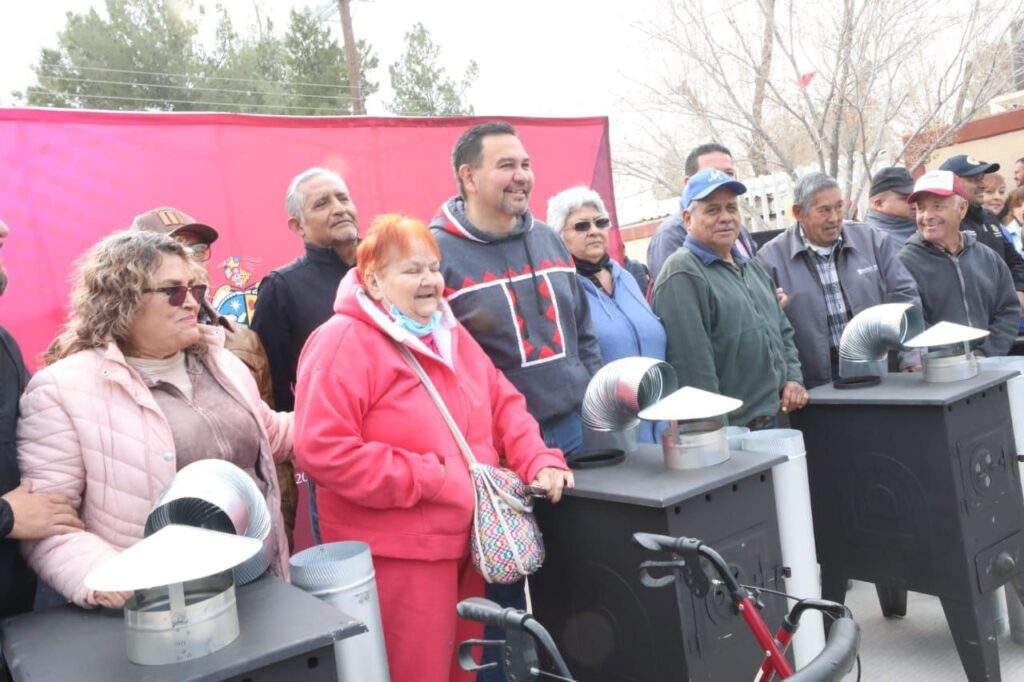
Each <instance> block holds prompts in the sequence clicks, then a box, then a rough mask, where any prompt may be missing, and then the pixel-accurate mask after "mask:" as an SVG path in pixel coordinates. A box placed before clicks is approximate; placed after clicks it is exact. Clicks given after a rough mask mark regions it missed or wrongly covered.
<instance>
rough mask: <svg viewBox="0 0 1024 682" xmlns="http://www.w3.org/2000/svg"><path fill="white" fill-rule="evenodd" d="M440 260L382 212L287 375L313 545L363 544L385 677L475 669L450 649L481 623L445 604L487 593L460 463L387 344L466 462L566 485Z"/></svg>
mask: <svg viewBox="0 0 1024 682" xmlns="http://www.w3.org/2000/svg"><path fill="white" fill-rule="evenodd" d="M440 255H441V254H440V251H439V249H438V247H437V244H436V243H435V242H434V238H433V237H432V236H431V235H430V232H429V231H428V230H427V228H426V226H425V225H424V224H423V223H421V222H419V221H416V220H412V219H409V218H403V217H400V216H380V217H378V218H377V220H375V221H374V223H373V225H372V226H371V228H370V231H369V233H368V235H367V236H366V239H364V240H363V242H362V243H361V244H360V245H359V250H358V252H357V262H358V267H357V269H354V270H352V271H350V272H349V273H348V275H347V276H346V277H345V279H344V280H342V283H341V286H340V287H339V289H338V296H337V299H336V300H335V303H334V311H335V315H334V316H333V317H332V318H331V319H330V320H328V321H327V322H326V323H325V324H324V325H323V326H321V327H320V328H319V329H317V330H316V331H315V332H313V334H312V336H310V338H309V341H308V342H307V343H306V347H305V349H304V350H303V352H302V357H301V358H300V360H299V372H298V380H297V382H296V392H295V451H296V459H297V461H298V463H299V465H300V466H301V467H302V468H303V469H304V470H305V471H306V473H307V474H308V475H309V476H311V477H312V478H313V480H314V481H315V482H316V484H317V503H318V507H319V512H320V530H321V534H322V536H323V539H324V541H325V542H332V541H337V540H362V541H364V542H367V543H369V544H370V548H371V551H372V553H373V560H374V566H375V569H376V572H377V589H378V593H379V596H380V606H381V618H382V620H383V625H384V639H385V644H386V647H387V652H388V665H389V667H390V670H391V679H392V680H393V682H414V681H415V682H447V681H449V680H470V679H472V677H471V676H470V675H468V674H467V673H463V672H461V670H459V667H458V664H457V662H456V660H455V647H456V644H457V642H459V641H462V640H464V639H468V638H470V637H479V636H480V634H481V633H480V632H479V626H474V624H471V623H467V622H461V621H459V620H458V618H457V616H456V613H455V604H456V603H457V602H458V601H460V600H462V599H465V598H467V597H472V596H482V595H483V593H484V590H483V580H482V578H481V577H480V575H479V574H478V573H477V572H476V570H475V569H474V568H473V566H472V563H471V561H470V559H469V533H470V525H471V523H472V519H473V499H474V492H473V486H472V483H471V481H470V477H469V469H468V467H467V465H466V463H465V461H464V459H463V456H462V454H461V453H460V451H459V448H458V446H457V445H456V443H455V440H454V438H453V437H452V434H451V432H450V431H449V430H448V427H447V425H446V424H445V421H444V419H443V417H442V416H441V414H440V412H439V411H438V409H437V407H436V405H435V404H434V402H433V401H432V400H431V398H430V396H429V395H428V393H427V391H426V389H425V388H424V387H423V384H422V382H421V381H420V379H419V378H418V377H417V375H416V374H415V372H414V371H413V369H412V368H411V367H409V366H408V365H407V364H406V362H405V360H404V359H403V357H402V355H401V353H400V351H399V350H398V348H397V347H396V346H395V343H396V342H398V343H402V344H405V345H406V346H407V347H408V348H410V349H411V350H412V351H413V352H414V353H415V354H416V356H417V358H418V359H419V361H420V363H421V364H422V365H423V367H424V369H425V370H426V373H427V375H428V376H429V377H430V378H431V380H432V381H433V382H434V385H435V386H436V387H437V390H438V392H439V393H440V394H441V396H442V397H443V398H444V401H445V403H446V404H447V406H448V410H449V411H450V412H451V414H452V417H453V418H454V419H455V422H456V423H457V424H458V426H459V428H460V429H461V430H462V433H463V435H464V436H465V437H466V440H467V441H468V442H469V445H470V447H471V449H472V451H473V454H474V455H475V456H476V458H477V460H479V461H480V462H483V463H486V464H492V465H497V464H498V462H499V459H502V460H503V461H504V462H505V463H506V464H507V466H508V467H509V468H511V469H512V470H514V471H515V472H516V473H517V474H518V475H519V477H520V478H522V480H523V481H524V482H527V483H533V484H534V485H538V486H540V487H543V488H544V489H546V490H547V492H548V496H549V497H550V498H551V500H552V501H557V500H558V499H559V497H560V496H561V492H562V489H563V487H564V486H566V485H568V486H569V487H571V486H572V474H571V473H570V472H569V471H568V469H567V468H566V464H565V459H564V458H563V456H562V453H561V452H560V451H558V450H553V449H550V448H548V447H546V446H545V445H544V442H543V441H542V440H541V437H540V430H539V428H538V426H537V423H536V421H534V419H533V418H532V417H531V416H530V415H529V414H528V413H527V412H526V403H525V401H524V399H523V397H522V395H521V394H520V393H519V392H518V391H516V389H515V388H513V387H512V385H511V384H510V383H509V382H508V381H507V380H506V379H505V377H504V376H503V375H502V374H501V372H500V371H498V370H497V369H495V367H494V365H493V364H492V363H491V361H490V359H488V357H487V356H486V355H485V354H484V352H483V350H481V348H480V347H479V346H478V345H477V343H476V342H475V341H474V340H473V338H472V337H471V336H470V335H469V333H468V332H467V331H466V330H465V329H463V327H462V325H460V324H459V323H458V321H457V320H456V319H455V317H454V316H453V315H452V313H451V311H450V310H449V308H448V305H447V303H445V301H444V299H443V298H442V294H443V291H444V280H443V278H442V276H441V274H440V269H439V266H440Z"/></svg>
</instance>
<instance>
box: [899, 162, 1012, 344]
mask: <svg viewBox="0 0 1024 682" xmlns="http://www.w3.org/2000/svg"><path fill="white" fill-rule="evenodd" d="M967 194H968V190H967V189H966V188H965V187H964V183H963V181H962V180H961V179H960V178H959V177H957V176H956V175H954V174H953V173H952V172H951V171H947V170H938V171H931V172H929V173H925V174H924V175H922V176H921V177H920V178H918V180H917V183H915V185H914V191H913V193H911V194H910V196H908V197H907V201H909V202H910V203H911V204H914V206H915V207H916V209H917V234H914V235H911V236H910V237H909V238H908V239H907V243H906V245H904V247H903V249H902V250H901V251H900V254H899V256H900V260H901V261H903V265H904V266H906V268H907V270H909V271H910V274H911V275H912V276H913V277H914V279H915V280H916V281H917V288H918V291H919V293H920V294H921V305H922V307H923V308H924V317H925V321H926V322H927V323H928V324H935V323H936V322H956V323H958V324H965V325H967V326H969V327H975V328H977V329H987V330H988V331H989V332H990V333H989V335H988V336H987V337H985V338H983V339H979V340H978V341H976V342H974V343H973V344H972V345H973V346H974V349H975V351H976V352H978V353H980V354H982V355H985V356H994V355H1006V354H1007V353H1008V352H1009V350H1010V347H1011V346H1012V345H1013V341H1014V339H1016V338H1017V324H1018V320H1019V319H1020V303H1019V302H1018V301H1017V296H1016V293H1015V291H1014V285H1013V279H1012V278H1011V277H1010V269H1009V268H1008V267H1007V266H1006V263H1004V262H1003V259H1002V258H1001V257H1000V256H999V254H997V253H996V252H995V251H993V250H992V249H990V248H988V247H987V246H985V245H984V244H981V243H980V242H979V241H978V237H977V235H976V234H975V232H974V231H973V230H961V229H960V224H961V222H963V220H964V216H965V215H966V214H967V207H968V205H969V203H968V196H967Z"/></svg>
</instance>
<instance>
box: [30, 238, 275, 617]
mask: <svg viewBox="0 0 1024 682" xmlns="http://www.w3.org/2000/svg"><path fill="white" fill-rule="evenodd" d="M203 277H204V275H203V271H202V269H201V268H199V267H198V265H197V264H196V262H195V261H194V259H193V257H192V255H191V253H190V252H189V251H188V250H187V249H186V248H185V247H184V246H182V245H181V244H180V243H178V242H176V241H175V240H173V239H171V238H170V237H167V236H164V235H161V234H156V233H153V232H142V231H130V232H119V233H115V234H113V235H111V236H109V237H107V238H105V239H103V240H102V241H101V242H99V243H98V244H97V245H96V246H94V247H93V248H92V249H91V250H90V251H89V252H88V253H87V254H86V255H85V257H84V259H83V260H82V262H81V264H80V267H79V273H78V280H77V282H76V283H75V285H74V288H73V291H72V295H71V314H70V317H69V320H68V323H67V325H66V327H65V329H64V331H63V332H62V333H61V334H60V335H59V336H58V337H57V338H56V339H55V340H54V342H53V343H52V344H51V345H50V347H49V349H47V351H46V354H45V356H44V361H45V363H46V365H47V366H46V367H45V368H44V369H42V370H40V371H39V372H38V373H37V374H36V375H35V377H33V379H32V381H31V382H30V383H29V385H28V388H27V389H26V391H25V394H24V396H23V397H22V399H21V405H20V408H21V420H20V421H19V423H18V464H19V466H20V468H21V472H22V478H24V479H25V480H28V481H30V482H31V483H32V490H33V491H38V492H47V493H56V494H61V495H65V496H66V497H68V498H70V499H71V500H72V502H73V503H74V504H75V505H76V507H77V509H78V513H79V515H80V517H81V519H82V521H83V522H84V523H85V530H84V532H80V533H71V534H69V535H64V536H60V537H54V538H48V539H46V540H42V541H40V542H37V543H35V544H33V545H32V546H31V547H30V548H29V551H28V560H29V563H30V564H31V566H32V568H33V569H35V571H36V572H37V573H38V574H39V575H40V577H41V578H43V580H45V581H46V582H47V583H49V584H50V585H52V586H53V587H54V588H55V589H57V591H59V592H60V593H61V594H63V595H64V596H65V597H66V598H67V599H69V600H71V601H73V602H75V603H76V604H79V605H82V606H95V605H101V606H108V607H112V608H120V607H121V606H123V605H124V602H125V599H126V598H127V597H128V596H130V594H126V593H118V592H93V591H92V590H89V589H88V588H86V587H85V585H84V584H83V581H84V579H85V576H86V575H88V574H89V572H90V571H92V569H93V568H95V567H97V566H99V565H100V564H101V563H103V562H104V561H106V560H108V559H109V558H110V557H112V556H114V555H115V554H117V553H118V552H119V551H121V550H123V549H125V548H127V547H130V546H131V545H132V544H134V543H135V542H137V541H138V540H141V539H142V537H143V530H144V527H145V523H146V518H147V517H148V515H149V512H150V510H151V509H152V507H153V504H154V502H155V501H156V498H157V496H158V495H159V494H160V491H161V490H162V489H163V487H164V486H165V485H166V484H167V483H168V482H169V481H170V480H171V478H173V476H174V474H175V473H176V472H177V471H178V469H180V468H181V467H183V466H185V465H186V464H189V463H190V462H194V461H196V460H199V459H210V458H216V459H224V460H227V461H229V462H231V463H233V464H235V465H237V466H239V467H240V468H242V469H243V470H244V471H246V472H247V473H248V474H249V475H250V476H252V478H253V480H255V481H256V484H257V485H258V486H259V488H260V490H262V491H263V493H264V494H265V496H266V498H267V506H268V507H269V508H270V510H271V514H272V515H273V519H274V533H275V538H276V542H277V549H278V553H277V561H276V562H275V565H274V569H273V570H275V572H277V573H279V574H282V575H286V574H287V570H286V569H287V560H288V544H287V541H286V539H285V535H284V524H283V522H282V519H281V513H280V501H279V500H280V490H279V486H278V482H277V477H276V475H275V471H274V461H275V460H278V461H281V460H285V459H291V458H292V456H293V448H292V415H291V413H287V414H284V413H275V412H272V411H271V410H270V408H268V407H267V406H266V404H265V403H264V402H263V401H262V400H260V394H259V389H258V388H257V387H256V383H255V381H254V380H253V378H252V376H251V375H250V373H249V370H248V369H247V368H246V367H245V365H243V364H242V362H241V361H240V360H238V359H237V358H236V357H235V356H234V355H232V354H231V353H230V352H228V351H227V350H225V349H224V348H223V345H222V343H220V342H217V341H215V340H214V337H213V336H211V335H208V334H202V333H201V332H200V326H199V324H198V321H197V318H198V314H199V307H200V301H201V300H202V298H203V295H204V294H205V293H206V285H205V284H203V283H202V282H203V281H204V280H203Z"/></svg>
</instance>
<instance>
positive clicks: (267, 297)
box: [252, 168, 359, 412]
mask: <svg viewBox="0 0 1024 682" xmlns="http://www.w3.org/2000/svg"><path fill="white" fill-rule="evenodd" d="M285 207H286V208H287V209H288V229H290V230H291V231H292V232H294V233H295V234H296V235H298V236H299V237H301V238H302V242H303V244H304V246H305V248H306V254H305V255H303V256H300V257H299V258H296V259H295V260H293V261H292V262H291V263H288V264H287V265H284V266H282V267H280V268H278V269H277V270H274V271H273V272H271V273H270V274H268V275H267V276H266V277H264V278H263V281H261V282H260V287H259V293H258V294H257V295H256V308H255V310H254V311H253V315H252V329H253V331H255V332H256V333H257V334H259V335H260V340H261V341H262V342H263V348H264V349H265V350H266V351H267V359H268V360H269V361H270V374H271V376H272V377H273V383H274V409H276V410H279V411H281V412H291V411H292V410H294V409H295V394H294V393H293V392H292V388H293V386H294V384H295V369H296V367H297V366H298V363H299V354H300V353H301V352H302V347H303V346H304V345H305V344H306V339H307V338H309V335H310V334H312V333H313V330H314V329H316V328H317V327H319V326H320V325H321V324H323V323H324V322H326V321H327V320H328V318H330V317H331V315H333V314H334V297H335V296H336V295H337V292H338V284H340V283H341V279H342V278H343V277H344V276H345V274H346V273H347V272H348V271H349V268H351V267H352V266H353V265H354V264H355V262H356V243H357V237H358V234H359V223H358V217H357V214H356V205H355V203H354V202H353V201H352V197H351V196H350V195H349V192H348V187H346V186H345V182H344V180H342V179H341V177H340V176H339V175H338V174H337V173H335V172H333V171H330V170H327V169H326V168H310V169H309V170H306V171H303V172H302V173H299V174H298V175H297V176H295V178H294V179H293V180H292V182H291V185H289V187H288V193H287V195H286V197H285Z"/></svg>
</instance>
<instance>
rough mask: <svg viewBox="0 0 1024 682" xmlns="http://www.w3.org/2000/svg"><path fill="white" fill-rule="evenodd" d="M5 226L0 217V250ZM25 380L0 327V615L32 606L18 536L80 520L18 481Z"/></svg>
mask: <svg viewBox="0 0 1024 682" xmlns="http://www.w3.org/2000/svg"><path fill="white" fill-rule="evenodd" d="M8 234H9V230H8V229H7V225H5V224H4V223H3V221H0V248H3V244H4V240H5V239H6V238H7V235H8ZM6 288H7V273H6V271H5V270H4V267H3V263H2V262H0V295H2V294H3V292H4V289H6ZM27 383H28V370H27V369H26V368H25V362H24V360H22V357H21V351H20V350H19V349H18V344H16V343H15V342H14V339H13V338H11V335H10V334H8V333H7V330H6V329H4V328H3V327H0V618H7V617H9V616H14V615H17V614H19V613H25V612H26V611H30V610H31V609H32V601H33V599H34V598H35V592H36V587H35V584H36V580H35V576H34V575H32V571H31V570H30V569H29V567H28V566H27V565H26V564H25V559H24V558H23V557H22V555H21V551H20V549H19V547H18V540H39V539H42V538H45V537H49V536H51V535H58V534H61V533H71V532H74V531H76V530H80V529H81V528H82V522H81V521H79V520H78V515H77V513H76V512H75V509H74V507H72V506H71V503H70V501H69V500H68V499H67V498H66V497H64V496H62V495H33V494H32V491H31V489H30V488H29V486H28V484H21V483H20V481H21V475H20V473H19V472H18V452H17V449H16V436H15V427H16V426H17V423H18V400H19V398H20V397H21V392H22V390H24V388H25V384H27Z"/></svg>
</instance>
